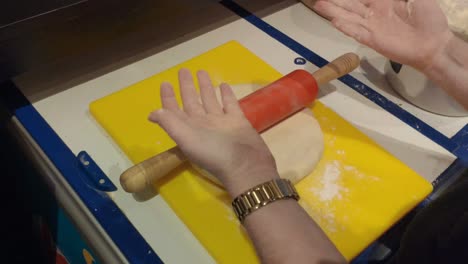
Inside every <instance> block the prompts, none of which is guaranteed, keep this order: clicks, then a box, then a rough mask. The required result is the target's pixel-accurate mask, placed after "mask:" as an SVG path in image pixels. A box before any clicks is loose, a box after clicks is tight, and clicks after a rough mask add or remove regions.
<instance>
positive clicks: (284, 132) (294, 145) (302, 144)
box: [192, 84, 324, 185]
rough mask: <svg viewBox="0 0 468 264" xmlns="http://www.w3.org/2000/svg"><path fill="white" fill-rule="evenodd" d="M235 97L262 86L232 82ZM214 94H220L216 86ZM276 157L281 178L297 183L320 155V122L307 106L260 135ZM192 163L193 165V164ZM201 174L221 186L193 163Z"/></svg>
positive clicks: (321, 140) (306, 174) (313, 166)
mask: <svg viewBox="0 0 468 264" xmlns="http://www.w3.org/2000/svg"><path fill="white" fill-rule="evenodd" d="M232 88H233V90H234V93H235V95H236V97H237V98H242V97H244V96H246V95H248V94H250V93H252V92H253V91H255V90H257V89H259V88H261V87H259V86H258V85H251V84H246V85H233V86H232ZM216 90H217V96H218V97H219V91H218V90H219V89H216ZM261 136H262V138H263V140H265V142H266V144H267V146H268V148H269V149H270V151H271V152H272V154H273V157H275V160H276V165H277V167H278V172H279V174H280V176H281V177H282V178H286V179H289V180H291V181H292V182H293V183H297V182H299V181H300V180H301V179H302V178H304V177H305V176H308V175H309V174H310V173H311V172H312V171H313V170H314V168H315V166H316V165H317V163H318V162H319V161H320V158H321V157H322V153H323V149H324V142H323V134H322V130H321V129H320V125H319V123H318V122H317V120H316V119H315V117H314V116H313V114H312V111H311V110H310V109H304V110H303V111H301V112H298V113H296V114H294V115H293V116H290V117H289V118H288V119H286V120H283V121H282V122H281V123H279V124H276V125H275V126H274V127H272V128H270V129H268V130H267V131H264V132H263V133H262V134H261ZM192 165H193V164H192ZM193 167H194V168H195V169H196V170H197V171H199V172H200V173H201V174H202V175H203V176H205V177H207V178H208V179H210V180H211V181H213V182H215V183H217V184H219V185H221V184H220V183H219V181H218V180H217V179H216V178H215V177H214V176H212V175H211V174H210V173H208V172H207V171H205V170H203V169H201V168H199V167H197V166H195V165H193Z"/></svg>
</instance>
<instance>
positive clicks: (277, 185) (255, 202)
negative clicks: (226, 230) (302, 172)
mask: <svg viewBox="0 0 468 264" xmlns="http://www.w3.org/2000/svg"><path fill="white" fill-rule="evenodd" d="M284 199H294V200H296V201H297V200H299V194H298V193H297V191H296V189H295V188H294V185H293V184H292V183H291V181H289V180H287V179H281V178H280V179H274V180H271V181H268V182H265V183H262V184H259V185H257V186H255V187H253V188H251V189H249V190H247V191H246V192H244V193H242V194H241V195H239V196H237V197H236V198H235V199H234V200H233V201H232V207H233V209H234V212H235V213H236V215H237V218H238V219H239V221H240V222H243V221H244V219H245V218H246V217H247V216H248V215H249V214H250V213H252V212H254V211H256V210H258V209H260V208H262V207H264V206H265V205H267V204H269V203H271V202H274V201H278V200H284Z"/></svg>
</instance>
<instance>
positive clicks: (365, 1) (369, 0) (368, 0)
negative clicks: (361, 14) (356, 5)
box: [359, 0, 374, 7]
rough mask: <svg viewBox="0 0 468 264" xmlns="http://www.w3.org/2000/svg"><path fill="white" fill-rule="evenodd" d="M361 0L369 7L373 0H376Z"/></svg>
mask: <svg viewBox="0 0 468 264" xmlns="http://www.w3.org/2000/svg"><path fill="white" fill-rule="evenodd" d="M359 2H361V3H362V4H363V5H365V6H367V7H368V6H370V4H372V2H374V0H359Z"/></svg>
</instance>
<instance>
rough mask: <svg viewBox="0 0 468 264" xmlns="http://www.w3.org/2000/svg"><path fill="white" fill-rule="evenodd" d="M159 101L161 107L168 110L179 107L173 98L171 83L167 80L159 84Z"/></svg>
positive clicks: (174, 109)
mask: <svg viewBox="0 0 468 264" xmlns="http://www.w3.org/2000/svg"><path fill="white" fill-rule="evenodd" d="M160 93H161V103H162V107H163V108H166V109H168V110H172V111H177V110H180V109H179V104H178V103H177V100H176V98H175V94H174V89H173V88H172V85H171V84H170V83H168V82H163V83H162V84H161V91H160Z"/></svg>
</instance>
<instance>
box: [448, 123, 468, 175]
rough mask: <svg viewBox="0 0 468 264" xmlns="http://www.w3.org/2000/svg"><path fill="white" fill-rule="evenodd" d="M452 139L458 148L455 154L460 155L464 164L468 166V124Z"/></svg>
mask: <svg viewBox="0 0 468 264" xmlns="http://www.w3.org/2000/svg"><path fill="white" fill-rule="evenodd" d="M452 141H453V142H456V143H457V145H458V149H456V150H455V152H454V153H455V155H456V156H457V157H460V159H461V160H462V162H463V164H464V165H465V166H466V167H468V125H465V126H464V127H463V128H462V129H461V130H460V131H459V132H458V133H457V134H456V135H455V136H453V137H452Z"/></svg>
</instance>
